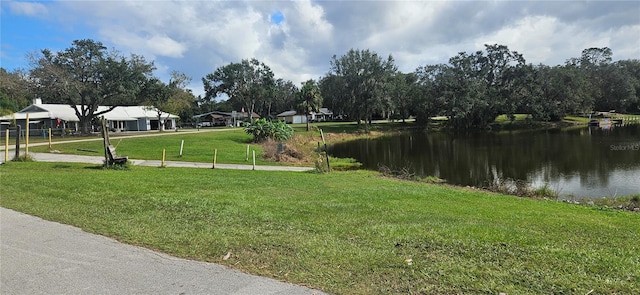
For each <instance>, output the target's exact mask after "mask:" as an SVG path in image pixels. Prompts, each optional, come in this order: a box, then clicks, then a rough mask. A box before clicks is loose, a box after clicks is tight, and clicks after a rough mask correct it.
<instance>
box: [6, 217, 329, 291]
mask: <svg viewBox="0 0 640 295" xmlns="http://www.w3.org/2000/svg"><path fill="white" fill-rule="evenodd" d="M0 243H1V245H2V247H1V249H0V251H1V252H0V293H1V294H281V295H285V294H292V295H293V294H324V293H322V292H320V291H317V290H312V289H309V288H306V287H301V286H296V285H292V284H288V283H283V282H279V281H276V280H273V279H268V278H264V277H259V276H254V275H248V274H244V273H241V272H239V271H235V270H231V269H228V268H226V267H224V266H221V265H217V264H213V263H205V262H198V261H190V260H185V259H179V258H175V257H172V256H169V255H166V254H162V253H158V252H154V251H151V250H148V249H144V248H140V247H135V246H131V245H126V244H123V243H120V242H118V241H116V240H113V239H110V238H106V237H104V236H100V235H94V234H89V233H86V232H84V231H82V230H80V229H78V228H75V227H72V226H68V225H64V224H60V223H55V222H50V221H45V220H43V219H41V218H38V217H33V216H30V215H26V214H22V213H19V212H16V211H13V210H9V209H6V208H1V207H0Z"/></svg>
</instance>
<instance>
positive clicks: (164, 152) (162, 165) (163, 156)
mask: <svg viewBox="0 0 640 295" xmlns="http://www.w3.org/2000/svg"><path fill="white" fill-rule="evenodd" d="M165 155H166V149H162V164H161V165H160V167H163V168H164V159H165Z"/></svg>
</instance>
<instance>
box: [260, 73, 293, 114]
mask: <svg viewBox="0 0 640 295" xmlns="http://www.w3.org/2000/svg"><path fill="white" fill-rule="evenodd" d="M298 92H300V90H299V89H298V87H297V86H296V85H295V84H294V83H293V82H291V81H290V80H286V81H285V80H283V79H278V80H276V85H275V90H274V94H273V99H272V100H270V101H269V108H268V109H269V115H270V116H271V114H279V113H282V112H284V111H289V110H293V109H294V108H295V107H296V103H297V101H298Z"/></svg>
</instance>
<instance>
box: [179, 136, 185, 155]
mask: <svg viewBox="0 0 640 295" xmlns="http://www.w3.org/2000/svg"><path fill="white" fill-rule="evenodd" d="M183 147H184V139H183V140H182V142H181V143H180V157H182V148H183Z"/></svg>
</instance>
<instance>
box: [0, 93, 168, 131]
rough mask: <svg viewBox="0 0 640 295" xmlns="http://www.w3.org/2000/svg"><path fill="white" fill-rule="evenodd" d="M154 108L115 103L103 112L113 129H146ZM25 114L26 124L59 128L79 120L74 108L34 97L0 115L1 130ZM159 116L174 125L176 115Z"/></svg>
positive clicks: (154, 123)
mask: <svg viewBox="0 0 640 295" xmlns="http://www.w3.org/2000/svg"><path fill="white" fill-rule="evenodd" d="M107 109H109V107H107V106H99V107H98V112H100V111H104V110H107ZM156 110H157V109H156V108H154V107H148V106H117V107H115V108H114V109H113V110H111V111H109V112H107V113H105V114H104V115H103V116H104V117H105V119H107V121H108V124H109V128H112V129H115V130H117V131H148V130H158V129H159V128H160V124H159V122H158V113H157V111H156ZM27 114H29V124H30V125H29V127H30V128H36V129H40V128H54V129H56V128H62V129H71V130H74V131H78V130H79V129H80V120H79V119H78V117H77V116H76V113H75V110H74V109H73V108H72V107H71V106H69V105H65V104H43V103H42V102H41V100H40V99H36V100H34V104H32V105H30V106H28V107H26V108H24V109H22V110H20V111H18V112H16V113H14V114H11V115H6V116H2V117H0V121H1V122H2V130H4V129H6V127H7V126H8V125H9V124H10V123H11V122H13V121H15V122H16V124H19V125H21V126H22V127H23V128H24V127H25V121H26V118H27ZM161 118H162V120H165V129H175V127H176V120H177V119H178V118H179V117H178V116H176V115H173V114H169V113H165V112H161Z"/></svg>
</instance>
